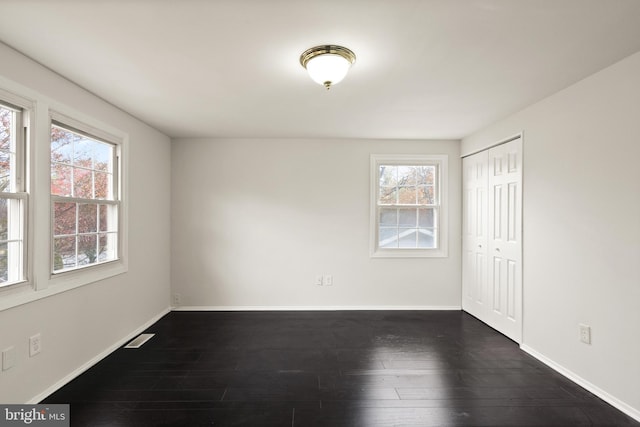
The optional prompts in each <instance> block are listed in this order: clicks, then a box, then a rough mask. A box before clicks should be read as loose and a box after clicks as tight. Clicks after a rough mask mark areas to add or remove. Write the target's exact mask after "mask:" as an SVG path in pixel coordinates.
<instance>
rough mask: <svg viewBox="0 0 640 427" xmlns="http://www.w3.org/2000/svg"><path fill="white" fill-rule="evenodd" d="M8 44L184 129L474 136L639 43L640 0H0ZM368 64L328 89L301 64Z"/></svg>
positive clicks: (147, 116) (161, 125) (181, 133)
mask: <svg viewBox="0 0 640 427" xmlns="http://www.w3.org/2000/svg"><path fill="white" fill-rule="evenodd" d="M0 17H1V21H2V25H0V40H1V41H3V42H4V43H6V44H8V45H9V46H12V47H13V48H15V49H17V50H19V51H21V52H23V53H24V54H26V55H27V56H29V57H31V58H33V59H34V60H36V61H38V62H40V63H41V64H43V65H45V66H47V67H49V68H50V69H52V70H54V71H56V72H57V73H59V74H61V75H63V76H65V77H67V78H68V79H69V80H72V81H73V82H75V83H77V84H79V85H80V86H82V87H84V88H86V89H87V90H89V91H91V92H93V93H95V94H96V95H98V96H100V97H102V98H104V99H105V100H107V101H109V102H110V103H112V104H114V105H116V106H118V107H120V108H121V109H123V110H125V111H127V112H129V113H131V114H133V115H134V116H136V117H138V118H140V119H141V120H143V121H145V122H147V123H149V124H150V125H152V126H153V127H155V128H157V129H160V130H161V131H163V132H164V133H166V134H167V135H170V136H172V137H285V138H288V137H291V138H298V137H307V138H315V137H329V138H398V139H402V138H409V139H430V138H461V137H463V136H466V135H468V134H470V133H472V132H473V131H475V130H478V129H480V128H482V127H484V126H486V125H488V124H490V123H492V122H493V121H495V120H497V119H500V118H502V117H504V116H506V115H508V114H510V113H512V112H515V111H517V110H519V109H520V108H522V107H524V106H527V105H529V104H531V103H533V102H535V101H537V100H540V99H542V98H544V97H546V96H548V95H550V94H552V93H554V92H556V91H558V90H560V89H562V88H564V87H566V86H568V85H570V84H572V83H574V82H576V81H578V80H580V79H582V78H584V77H586V76H588V75H590V74H593V73H594V72H596V71H598V70H600V69H602V68H604V67H606V66H608V65H610V64H612V63H614V62H616V61H618V60H620V59H622V58H624V57H626V56H628V55H630V54H632V53H634V52H637V51H639V50H640V1H639V0H341V1H337V0H0ZM318 44H341V45H344V46H346V47H348V48H350V49H351V50H353V51H354V52H355V54H356V56H357V61H356V64H355V65H354V66H353V68H352V69H351V71H350V73H349V75H348V76H347V77H346V79H345V80H344V81H343V82H342V83H340V84H339V85H336V86H335V87H333V88H332V89H331V90H330V91H329V92H327V91H326V90H325V89H324V88H323V87H321V86H319V85H317V84H315V83H313V82H312V81H311V79H310V78H309V77H308V76H307V75H306V71H305V70H304V69H303V68H302V67H301V66H300V64H299V62H298V59H299V56H300V53H302V52H303V51H304V50H305V49H307V48H309V47H312V46H315V45H318Z"/></svg>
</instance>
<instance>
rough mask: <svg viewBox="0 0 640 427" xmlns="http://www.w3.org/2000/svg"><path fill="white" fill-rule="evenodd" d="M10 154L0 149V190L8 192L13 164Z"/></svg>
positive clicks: (10, 189)
mask: <svg viewBox="0 0 640 427" xmlns="http://www.w3.org/2000/svg"><path fill="white" fill-rule="evenodd" d="M11 157H12V154H11V153H9V152H7V151H3V150H0V191H4V192H10V191H13V189H12V188H11V181H12V179H11V169H12V167H11V166H12V164H13V161H12V160H13V159H12V158H11Z"/></svg>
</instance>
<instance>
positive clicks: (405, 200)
mask: <svg viewBox="0 0 640 427" xmlns="http://www.w3.org/2000/svg"><path fill="white" fill-rule="evenodd" d="M398 203H399V204H401V205H415V204H416V187H400V188H398Z"/></svg>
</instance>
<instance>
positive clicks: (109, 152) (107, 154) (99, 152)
mask: <svg viewBox="0 0 640 427" xmlns="http://www.w3.org/2000/svg"><path fill="white" fill-rule="evenodd" d="M93 154H94V158H93V161H94V165H93V168H94V169H95V170H99V171H103V172H113V169H112V167H111V163H112V159H113V147H111V146H110V145H109V144H105V143H100V144H97V145H96V146H95V147H94V148H93Z"/></svg>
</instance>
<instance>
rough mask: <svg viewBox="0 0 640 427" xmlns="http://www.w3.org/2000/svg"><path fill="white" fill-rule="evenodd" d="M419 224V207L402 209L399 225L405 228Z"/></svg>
mask: <svg viewBox="0 0 640 427" xmlns="http://www.w3.org/2000/svg"><path fill="white" fill-rule="evenodd" d="M416 225H417V209H400V212H399V216H398V226H399V227H405V228H411V227H413V228H415V227H416Z"/></svg>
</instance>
